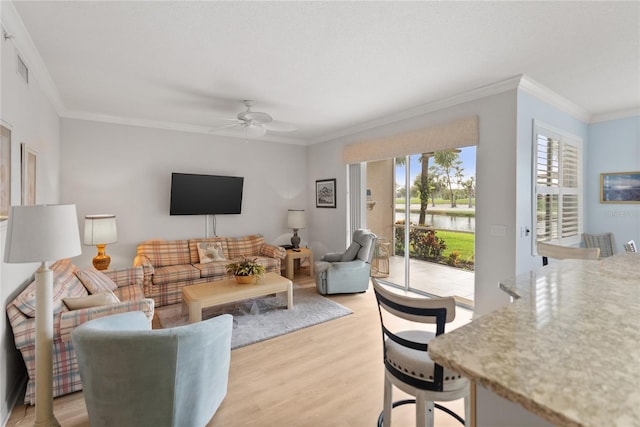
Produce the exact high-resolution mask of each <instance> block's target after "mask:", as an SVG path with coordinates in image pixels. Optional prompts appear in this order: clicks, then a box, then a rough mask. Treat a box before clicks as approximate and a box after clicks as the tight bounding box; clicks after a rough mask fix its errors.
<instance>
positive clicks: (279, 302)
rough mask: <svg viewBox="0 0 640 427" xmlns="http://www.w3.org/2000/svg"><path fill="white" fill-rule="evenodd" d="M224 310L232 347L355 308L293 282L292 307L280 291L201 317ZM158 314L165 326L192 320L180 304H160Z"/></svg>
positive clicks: (209, 313)
mask: <svg viewBox="0 0 640 427" xmlns="http://www.w3.org/2000/svg"><path fill="white" fill-rule="evenodd" d="M225 313H228V314H231V315H233V333H232V334H231V348H232V349H234V348H240V347H244V346H246V345H249V344H253V343H256V342H260V341H264V340H267V339H270V338H273V337H277V336H279V335H284V334H287V333H289V332H293V331H297V330H299V329H303V328H307V327H309V326H313V325H317V324H319V323H323V322H327V321H329V320H332V319H337V318H339V317H342V316H346V315H348V314H351V313H352V311H351V310H349V309H348V308H346V307H344V306H342V305H340V304H338V303H336V302H334V301H332V300H330V299H328V298H325V297H323V296H322V295H320V294H318V292H317V291H316V289H315V288H314V287H305V288H302V287H299V286H295V285H294V288H293V309H291V310H287V300H286V294H278V295H274V296H266V297H260V298H255V299H250V300H245V301H242V302H238V303H232V304H226V305H221V306H217V307H211V308H208V309H205V310H203V312H202V318H203V319H209V318H211V317H215V316H219V315H220V314H225ZM156 314H157V316H158V320H159V321H160V325H161V326H162V328H171V327H174V326H182V325H186V324H188V323H189V316H188V315H187V314H184V315H183V314H182V305H181V304H174V305H170V306H166V307H159V308H157V309H156Z"/></svg>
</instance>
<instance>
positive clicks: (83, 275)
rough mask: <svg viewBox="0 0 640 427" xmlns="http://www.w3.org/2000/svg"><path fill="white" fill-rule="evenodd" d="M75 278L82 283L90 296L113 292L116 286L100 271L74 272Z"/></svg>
mask: <svg viewBox="0 0 640 427" xmlns="http://www.w3.org/2000/svg"><path fill="white" fill-rule="evenodd" d="M76 276H78V279H80V281H81V282H82V284H83V285H84V287H85V288H87V290H88V291H89V293H90V294H97V293H99V292H104V291H113V290H116V289H117V288H118V285H116V283H115V282H114V281H113V280H111V278H109V276H107V275H106V274H104V273H103V272H102V271H99V270H96V269H95V268H87V269H86V270H78V271H76Z"/></svg>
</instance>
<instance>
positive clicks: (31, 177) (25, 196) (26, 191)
mask: <svg viewBox="0 0 640 427" xmlns="http://www.w3.org/2000/svg"><path fill="white" fill-rule="evenodd" d="M21 149H22V204H23V205H26V206H32V205H35V204H36V157H37V153H36V151H35V150H34V149H33V148H31V147H29V146H28V145H27V144H24V143H23V144H22V145H21Z"/></svg>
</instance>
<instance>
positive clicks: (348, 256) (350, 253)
mask: <svg viewBox="0 0 640 427" xmlns="http://www.w3.org/2000/svg"><path fill="white" fill-rule="evenodd" d="M360 248H361V246H360V244H359V243H357V242H351V244H350V245H349V247H348V248H347V250H346V251H344V254H342V257H341V258H340V262H348V261H353V260H354V259H356V256H357V255H358V251H359V250H360Z"/></svg>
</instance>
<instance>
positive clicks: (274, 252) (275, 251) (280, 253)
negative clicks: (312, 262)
mask: <svg viewBox="0 0 640 427" xmlns="http://www.w3.org/2000/svg"><path fill="white" fill-rule="evenodd" d="M260 255H262V256H268V257H270V258H280V259H284V258H285V257H286V256H287V251H286V249H285V248H283V247H282V246H276V245H270V244H268V243H265V244H264V245H262V246H260Z"/></svg>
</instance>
